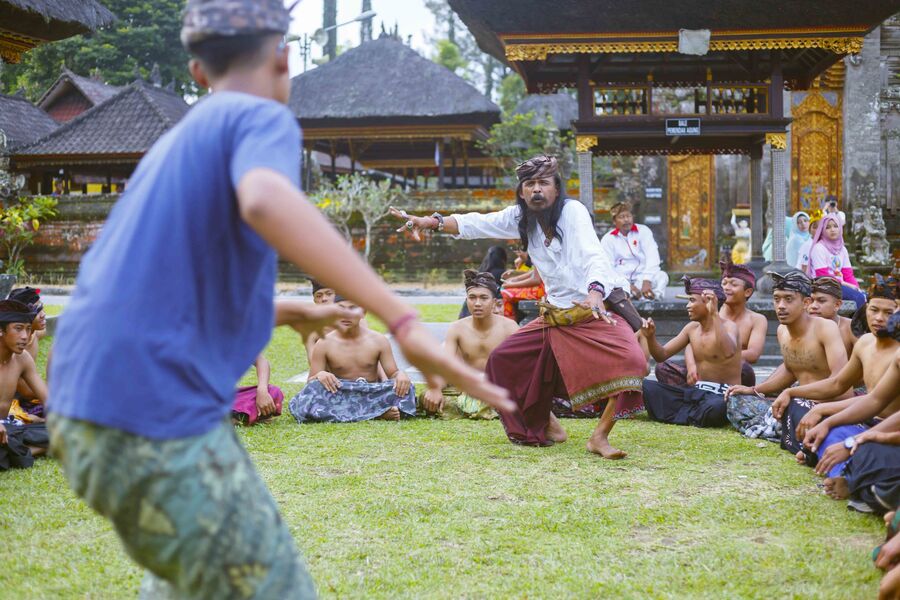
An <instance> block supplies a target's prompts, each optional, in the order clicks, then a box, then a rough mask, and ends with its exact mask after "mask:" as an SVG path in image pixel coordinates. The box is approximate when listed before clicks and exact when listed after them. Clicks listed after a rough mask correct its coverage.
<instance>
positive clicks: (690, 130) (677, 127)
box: [666, 119, 700, 136]
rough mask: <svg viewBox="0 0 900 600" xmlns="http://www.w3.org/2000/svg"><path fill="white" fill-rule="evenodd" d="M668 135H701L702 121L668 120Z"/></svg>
mask: <svg viewBox="0 0 900 600" xmlns="http://www.w3.org/2000/svg"><path fill="white" fill-rule="evenodd" d="M666 135H668V136H676V135H700V119H666Z"/></svg>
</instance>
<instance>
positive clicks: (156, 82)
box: [150, 63, 162, 87]
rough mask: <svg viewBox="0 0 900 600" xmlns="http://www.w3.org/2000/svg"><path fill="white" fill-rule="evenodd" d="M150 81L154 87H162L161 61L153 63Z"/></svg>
mask: <svg viewBox="0 0 900 600" xmlns="http://www.w3.org/2000/svg"><path fill="white" fill-rule="evenodd" d="M150 83H152V84H153V87H162V74H161V73H160V72H159V63H153V68H152V69H151V70H150Z"/></svg>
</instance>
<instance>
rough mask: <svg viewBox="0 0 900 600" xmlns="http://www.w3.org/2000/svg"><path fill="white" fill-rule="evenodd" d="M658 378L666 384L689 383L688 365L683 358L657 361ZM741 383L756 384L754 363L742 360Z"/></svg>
mask: <svg viewBox="0 0 900 600" xmlns="http://www.w3.org/2000/svg"><path fill="white" fill-rule="evenodd" d="M653 373H654V374H655V375H656V380H657V381H658V382H660V383H665V384H666V385H687V384H688V382H687V367H686V366H685V364H684V361H683V360H671V359H670V360H667V361H665V362H661V363H656V368H655V369H654V370H653ZM741 385H745V386H747V387H753V386H754V385H756V372H755V371H754V370H753V365H751V364H750V363H748V362H747V361H746V360H743V361H741Z"/></svg>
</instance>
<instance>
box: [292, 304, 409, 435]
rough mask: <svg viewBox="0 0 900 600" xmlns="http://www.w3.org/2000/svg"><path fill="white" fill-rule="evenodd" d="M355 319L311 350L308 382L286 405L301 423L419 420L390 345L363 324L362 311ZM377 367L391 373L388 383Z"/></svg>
mask: <svg viewBox="0 0 900 600" xmlns="http://www.w3.org/2000/svg"><path fill="white" fill-rule="evenodd" d="M335 302H336V303H337V304H338V305H340V306H342V307H344V308H347V309H351V310H355V309H356V308H357V307H356V305H354V304H353V303H352V302H350V301H349V300H345V299H344V298H342V297H341V296H335ZM353 314H354V316H352V317H347V318H345V319H341V320H340V321H338V322H337V326H336V327H335V329H334V331H332V332H331V333H329V334H327V335H326V336H325V337H323V338H322V339H320V340H319V341H318V342H316V345H315V346H314V347H313V353H312V358H311V360H310V365H309V380H308V383H307V385H306V387H305V388H303V390H302V391H301V392H300V393H299V394H297V395H296V396H294V397H293V398H292V399H291V401H290V404H289V405H288V406H289V409H290V411H291V414H292V415H294V418H295V419H297V422H298V423H305V422H309V421H325V422H338V423H346V422H354V421H367V420H369V419H387V420H399V419H400V417H401V415H403V416H408V417H412V416H415V414H416V397H415V396H416V395H415V388H414V387H413V386H412V383H411V382H410V380H409V377H407V375H406V373H404V372H403V371H401V370H400V369H399V368H397V363H396V361H395V360H394V354H393V352H392V351H391V344H390V342H389V341H388V339H387V338H386V337H385V336H384V335H382V334H380V333H377V332H375V331H372V330H370V329H364V328H363V327H362V326H361V325H360V321H362V319H363V317H364V314H363V313H362V311H358V312H356V313H353ZM379 365H380V366H382V367H383V368H384V371H385V373H388V374H389V375H388V379H387V380H386V381H381V380H380V379H379V377H378V367H379Z"/></svg>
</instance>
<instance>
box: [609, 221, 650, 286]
mask: <svg viewBox="0 0 900 600" xmlns="http://www.w3.org/2000/svg"><path fill="white" fill-rule="evenodd" d="M600 247H601V248H603V251H604V252H605V253H606V255H607V257H608V258H609V261H610V263H612V265H613V269H614V270H615V272H616V275H618V277H619V278H621V279H624V280H626V281H627V282H628V284H627V285H622V283H621V282H620V283H619V287H622V288H623V289H626V290H628V289H631V288H630V285H631V284H632V283H634V284H635V285H637V286H638V287H640V285H641V283H643V282H644V281H650V282H651V283H652V282H655V281H656V277H657V276H658V275H659V246H657V245H656V240H654V239H653V232H652V231H650V228H649V227H647V226H646V225H632V227H631V231H628V232H624V231H619V229H618V228H616V229H613V230H612V231H610V232H608V233H607V234H606V235H604V236H603V238H602V239H601V240H600Z"/></svg>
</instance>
